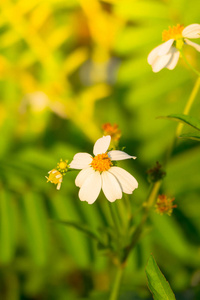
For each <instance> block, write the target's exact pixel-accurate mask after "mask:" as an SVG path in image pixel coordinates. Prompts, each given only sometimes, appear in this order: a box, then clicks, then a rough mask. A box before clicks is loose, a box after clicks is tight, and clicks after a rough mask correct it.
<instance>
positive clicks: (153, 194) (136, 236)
mask: <svg viewBox="0 0 200 300" xmlns="http://www.w3.org/2000/svg"><path fill="white" fill-rule="evenodd" d="M160 185H161V180H160V181H157V182H155V183H154V184H153V185H152V187H151V189H150V192H149V195H148V197H147V201H146V203H145V206H144V214H143V217H142V219H141V221H140V224H139V225H138V227H137V228H136V230H135V232H134V233H133V236H132V239H131V243H130V244H129V245H128V247H127V248H126V249H125V251H124V256H123V259H122V263H123V264H125V263H126V260H127V258H128V256H129V253H130V252H131V250H132V249H133V248H134V247H135V245H136V244H137V242H138V240H139V239H140V237H141V234H142V231H143V226H144V224H145V222H146V220H147V218H148V215H149V211H150V209H151V207H152V206H153V204H154V202H155V199H156V197H157V194H158V191H159V189H160Z"/></svg>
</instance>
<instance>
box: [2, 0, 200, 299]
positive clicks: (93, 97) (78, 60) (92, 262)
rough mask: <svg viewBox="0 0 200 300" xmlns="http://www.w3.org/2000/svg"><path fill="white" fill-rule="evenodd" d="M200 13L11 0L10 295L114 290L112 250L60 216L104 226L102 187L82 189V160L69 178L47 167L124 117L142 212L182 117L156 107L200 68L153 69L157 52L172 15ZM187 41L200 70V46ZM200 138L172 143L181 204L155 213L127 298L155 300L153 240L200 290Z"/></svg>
mask: <svg viewBox="0 0 200 300" xmlns="http://www.w3.org/2000/svg"><path fill="white" fill-rule="evenodd" d="M199 20H200V2H199V1H198V0H190V1H187V0H163V1H160V0H157V1H143V0H123V1H122V0H104V1H103V0H102V1H97V0H65V1H63V0H46V1H41V0H31V1H26V0H2V1H1V2H0V100H1V101H0V299H2V300H26V299H34V300H43V299H45V300H46V299H50V300H54V299H58V300H66V299H69V300H73V299H77V298H78V299H107V296H106V295H107V293H108V290H109V288H110V285H111V284H112V279H113V275H114V271H115V267H113V265H112V262H111V261H110V260H109V259H108V258H107V257H106V256H105V254H104V253H101V252H98V251H97V247H96V244H95V243H94V242H92V241H90V240H89V239H88V238H87V237H86V236H84V235H83V234H82V233H79V232H77V231H76V230H75V229H72V228H67V227H64V226H62V225H58V224H57V223H54V222H53V220H55V219H62V220H74V221H80V222H83V223H86V224H88V225H89V226H91V227H95V228H96V227H99V226H102V224H103V225H106V220H105V217H104V216H105V215H106V214H108V212H107V206H106V200H105V198H104V197H103V196H102V195H101V196H100V197H99V198H98V200H97V201H96V202H95V204H93V205H91V206H90V205H88V204H87V203H86V202H81V201H80V200H79V199H78V196H77V195H78V188H76V187H75V184H74V179H75V176H76V174H77V173H76V172H70V173H69V174H67V175H66V177H65V178H64V182H63V184H62V187H61V190H60V191H57V190H56V187H55V185H53V184H50V183H48V184H47V183H46V179H45V176H46V175H47V172H48V171H49V170H51V169H53V168H54V167H55V166H56V164H57V162H58V161H59V160H60V158H63V159H69V160H71V159H72V158H73V155H74V154H75V153H77V152H80V151H82V152H89V153H91V152H92V147H93V143H94V142H95V141H96V139H97V138H99V137H101V136H102V129H101V127H102V124H104V123H106V122H110V123H111V124H113V123H117V124H118V125H119V128H120V129H121V131H122V138H121V141H120V146H126V152H127V153H129V154H132V155H135V156H137V160H136V161H134V162H131V163H130V162H129V161H128V162H123V163H122V164H121V165H122V166H123V167H124V168H125V169H127V170H128V171H130V172H131V174H133V175H134V176H135V177H136V178H137V180H138V182H139V188H138V189H137V190H136V191H135V192H134V194H133V196H132V207H133V212H135V213H136V214H137V209H138V207H140V206H141V204H142V202H143V201H145V197H146V195H147V192H148V182H147V179H146V170H147V169H149V168H150V167H152V166H153V165H154V164H155V162H156V161H162V158H163V153H164V152H165V150H166V149H167V147H169V145H170V143H171V142H172V140H173V137H174V133H175V129H176V126H177V123H175V122H172V121H168V120H163V119H156V117H157V116H166V115H168V114H170V113H181V112H182V111H183V109H184V106H185V104H186V102H187V99H188V97H189V95H190V92H191V89H192V87H193V85H194V82H195V80H196V78H195V75H194V74H193V73H192V72H191V71H190V70H189V69H188V68H187V66H186V65H185V64H184V62H183V61H182V60H180V61H179V63H178V66H177V67H176V68H175V70H173V71H169V70H166V69H165V70H162V71H161V72H159V73H157V74H155V73H153V72H152V70H151V67H150V66H149V65H148V64H147V55H148V53H149V52H150V51H151V50H152V49H153V48H154V47H156V46H157V45H158V44H160V43H161V42H162V41H161V34H162V31H163V30H164V29H167V28H168V26H169V25H171V26H172V25H176V24H177V23H179V24H184V25H185V26H187V25H189V24H192V23H199ZM197 42H198V41H197ZM184 51H185V54H186V56H187V58H188V60H189V61H190V62H191V64H193V65H194V66H195V67H196V68H197V69H199V70H200V59H199V57H200V54H199V53H197V52H196V51H195V49H193V48H192V47H189V46H185V48H184ZM199 100H200V95H199V94H198V97H197V99H196V102H195V103H194V105H193V107H192V110H191V115H193V116H195V117H199V112H200V104H199ZM187 130H188V128H186V127H184V131H185V132H187ZM199 150H200V147H199V143H198V142H195V141H186V140H182V141H179V143H178V145H177V147H176V149H175V150H174V152H173V156H172V159H171V161H170V164H169V165H168V168H167V177H166V178H165V179H164V182H163V185H162V191H161V192H163V193H166V194H168V195H170V196H171V197H175V198H176V200H175V202H176V204H177V205H178V208H177V209H175V210H174V213H173V215H172V216H171V217H169V216H160V215H157V214H156V213H154V212H152V214H151V216H150V221H149V225H148V226H149V227H148V229H150V230H149V231H148V234H146V235H145V237H144V238H143V239H142V240H141V241H140V243H139V245H138V246H137V247H136V248H135V250H134V251H133V254H132V255H131V257H130V259H129V261H128V265H127V269H126V272H125V275H124V280H123V287H122V295H121V298H120V299H124V300H125V299H151V296H150V293H149V291H148V288H147V283H146V278H145V272H144V268H145V265H146V263H147V259H148V257H149V255H150V254H151V253H153V255H154V257H155V258H156V260H157V263H158V265H159V266H160V268H161V270H162V272H163V273H164V274H165V276H166V278H167V279H168V280H169V282H170V284H171V287H172V289H173V290H174V292H175V293H176V297H177V299H181V300H184V299H200V246H199V245H200V222H199V212H200V171H199V170H200V168H199V166H200V151H199Z"/></svg>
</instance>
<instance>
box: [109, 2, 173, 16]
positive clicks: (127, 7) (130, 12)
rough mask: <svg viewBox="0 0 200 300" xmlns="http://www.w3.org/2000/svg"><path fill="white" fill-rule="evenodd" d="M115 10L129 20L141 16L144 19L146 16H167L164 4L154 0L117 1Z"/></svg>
mask: <svg viewBox="0 0 200 300" xmlns="http://www.w3.org/2000/svg"><path fill="white" fill-rule="evenodd" d="M144 7H145V9H144ZM115 11H116V13H118V14H119V15H120V16H123V17H127V18H129V19H131V20H136V19H139V20H141V19H142V18H144V19H145V20H146V19H147V18H150V19H153V18H158V19H168V18H169V12H168V11H167V9H166V5H165V4H164V3H161V2H156V1H143V0H142V1H123V2H121V1H118V2H117V3H116V5H115Z"/></svg>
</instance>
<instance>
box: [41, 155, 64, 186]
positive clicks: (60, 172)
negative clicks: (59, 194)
mask: <svg viewBox="0 0 200 300" xmlns="http://www.w3.org/2000/svg"><path fill="white" fill-rule="evenodd" d="M67 163H68V161H67V160H65V161H63V160H62V159H61V160H60V162H59V163H58V164H57V168H56V169H53V170H51V171H49V172H48V174H49V177H47V176H45V177H46V178H47V182H51V183H54V184H57V187H56V189H57V190H59V189H60V187H61V183H62V181H63V176H64V175H65V174H66V173H67V170H68V168H69V166H68V164H67Z"/></svg>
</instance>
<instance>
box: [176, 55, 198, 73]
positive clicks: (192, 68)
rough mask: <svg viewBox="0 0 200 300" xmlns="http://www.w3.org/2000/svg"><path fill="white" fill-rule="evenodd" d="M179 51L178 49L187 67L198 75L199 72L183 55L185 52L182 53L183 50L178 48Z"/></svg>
mask: <svg viewBox="0 0 200 300" xmlns="http://www.w3.org/2000/svg"><path fill="white" fill-rule="evenodd" d="M179 51H180V53H181V56H182V58H183V60H184V61H185V63H186V64H187V65H188V67H189V68H190V69H191V70H192V71H193V72H194V73H195V74H197V75H198V77H200V72H199V71H197V70H196V69H195V68H194V67H193V66H192V65H191V64H190V63H189V61H188V60H187V58H186V57H185V54H184V53H183V51H182V50H179Z"/></svg>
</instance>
